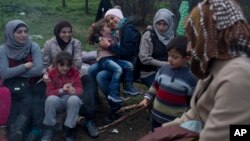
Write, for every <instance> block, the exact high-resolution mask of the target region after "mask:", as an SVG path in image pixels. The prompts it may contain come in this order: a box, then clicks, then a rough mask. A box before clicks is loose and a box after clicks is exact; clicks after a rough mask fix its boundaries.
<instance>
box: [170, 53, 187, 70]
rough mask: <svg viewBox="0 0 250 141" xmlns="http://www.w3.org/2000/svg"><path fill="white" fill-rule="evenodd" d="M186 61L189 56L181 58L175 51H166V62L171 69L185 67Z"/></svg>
mask: <svg viewBox="0 0 250 141" xmlns="http://www.w3.org/2000/svg"><path fill="white" fill-rule="evenodd" d="M188 61H189V56H186V57H184V56H182V55H181V54H180V53H179V52H178V51H176V49H171V50H170V51H168V62H169V64H170V66H171V67H172V68H174V69H176V68H180V67H182V66H184V65H186V64H187V62H188Z"/></svg>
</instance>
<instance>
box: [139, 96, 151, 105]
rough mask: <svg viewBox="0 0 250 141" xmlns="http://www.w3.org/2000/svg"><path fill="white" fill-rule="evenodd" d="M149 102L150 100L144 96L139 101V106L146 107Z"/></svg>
mask: <svg viewBox="0 0 250 141" xmlns="http://www.w3.org/2000/svg"><path fill="white" fill-rule="evenodd" d="M149 104H150V100H148V99H146V98H144V99H143V100H142V101H141V102H140V103H139V105H140V106H144V107H147V106H148V105H149Z"/></svg>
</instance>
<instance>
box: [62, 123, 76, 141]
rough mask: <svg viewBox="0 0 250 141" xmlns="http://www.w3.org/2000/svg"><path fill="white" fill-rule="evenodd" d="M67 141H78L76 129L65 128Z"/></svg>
mask: <svg viewBox="0 0 250 141" xmlns="http://www.w3.org/2000/svg"><path fill="white" fill-rule="evenodd" d="M64 135H65V141H76V137H75V134H74V128H69V127H66V126H64Z"/></svg>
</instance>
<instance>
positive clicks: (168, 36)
mask: <svg viewBox="0 0 250 141" xmlns="http://www.w3.org/2000/svg"><path fill="white" fill-rule="evenodd" d="M173 17H174V14H173V13H172V12H171V11H169V10H168V9H165V8H162V9H159V10H158V11H157V12H156V14H155V16H154V21H153V28H154V31H155V32H156V35H157V37H158V39H159V40H160V41H161V42H162V43H163V44H164V45H167V44H168V43H169V41H171V40H172V39H173V38H174V21H173ZM160 20H164V21H165V22H166V23H167V24H168V30H167V31H166V32H165V33H161V34H160V33H159V31H158V30H157V28H156V23H157V22H158V21H160Z"/></svg>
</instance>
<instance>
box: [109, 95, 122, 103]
mask: <svg viewBox="0 0 250 141" xmlns="http://www.w3.org/2000/svg"><path fill="white" fill-rule="evenodd" d="M108 100H111V101H113V102H114V103H121V102H123V101H124V98H123V97H120V96H111V95H108Z"/></svg>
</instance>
